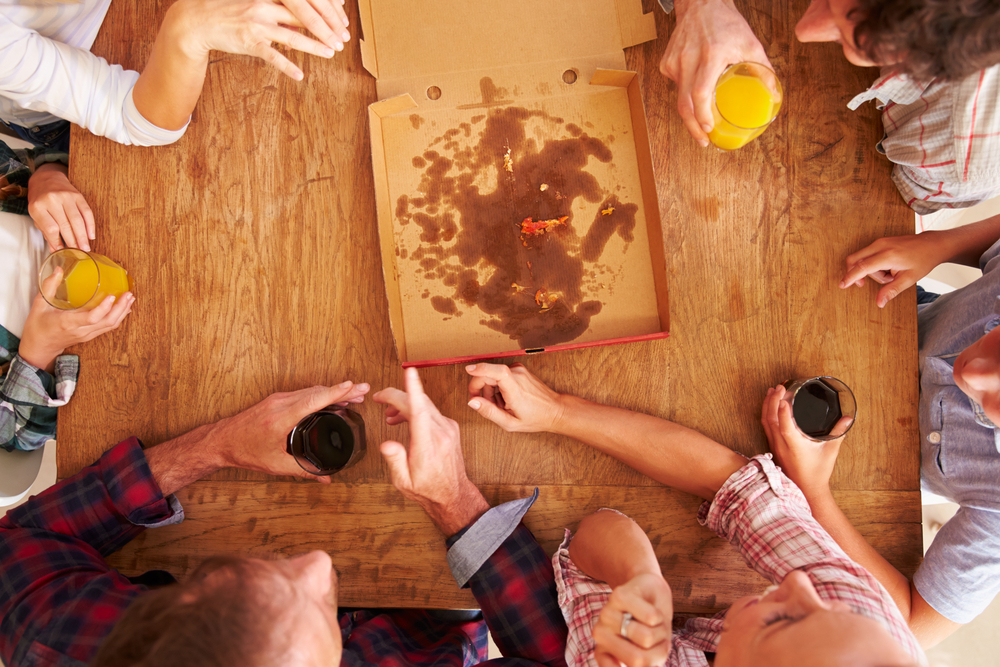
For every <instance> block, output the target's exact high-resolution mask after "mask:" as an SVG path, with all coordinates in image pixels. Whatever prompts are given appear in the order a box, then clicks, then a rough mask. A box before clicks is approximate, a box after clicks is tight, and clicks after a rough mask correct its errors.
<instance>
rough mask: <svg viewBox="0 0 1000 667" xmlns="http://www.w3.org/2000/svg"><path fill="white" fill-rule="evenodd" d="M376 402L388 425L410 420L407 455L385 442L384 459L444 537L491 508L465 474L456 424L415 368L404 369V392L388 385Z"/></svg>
mask: <svg viewBox="0 0 1000 667" xmlns="http://www.w3.org/2000/svg"><path fill="white" fill-rule="evenodd" d="M372 399H373V400H374V401H375V402H376V403H381V404H383V405H385V406H386V411H385V412H386V421H387V422H388V423H389V424H399V423H402V422H404V421H405V422H409V424H410V448H409V451H407V448H406V447H404V446H403V445H402V444H401V443H399V442H396V441H394V440H387V441H386V442H383V443H382V446H381V447H380V449H381V451H382V456H384V457H385V461H386V463H388V464H389V474H390V476H391V478H392V484H393V486H395V487H396V488H397V489H399V491H400V493H402V494H403V496H404V497H406V498H408V499H410V500H412V501H414V502H416V503H417V504H418V505H420V506H421V507H422V508H423V509H424V511H425V512H427V515H428V516H429V517H430V518H431V520H432V521H433V522H434V523H435V525H437V527H438V528H439V529H440V530H441V532H442V533H444V534H445V535H446V536H449V537H450V536H451V535H454V534H455V533H457V532H458V531H460V530H461V529H462V528H464V527H465V526H467V525H469V524H470V523H472V521H474V520H475V519H476V518H478V517H479V516H480V515H481V514H483V513H484V512H486V510H488V509H489V508H490V506H489V503H487V502H486V499H485V498H483V495H482V494H481V493H480V492H479V489H477V488H476V486H475V485H474V484H473V483H472V482H471V481H469V478H468V476H467V475H466V473H465V460H464V459H463V457H462V444H461V441H460V438H459V430H458V424H457V423H456V422H455V421H453V420H451V419H448V418H447V417H445V416H444V415H442V414H441V413H440V412H439V411H438V409H437V407H435V406H434V403H432V402H431V399H430V398H428V397H427V394H425V393H424V388H423V386H422V385H421V384H420V376H419V375H418V373H417V370H416V369H415V368H408V369H406V391H405V392H402V391H400V390H399V389H394V388H392V387H390V388H388V389H383V390H382V391H379V392H377V393H376V394H375V395H374V396H373V397H372Z"/></svg>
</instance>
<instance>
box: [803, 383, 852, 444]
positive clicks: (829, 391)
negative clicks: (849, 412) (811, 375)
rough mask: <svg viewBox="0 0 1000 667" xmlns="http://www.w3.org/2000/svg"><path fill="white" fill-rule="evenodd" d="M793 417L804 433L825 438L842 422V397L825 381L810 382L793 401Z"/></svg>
mask: <svg viewBox="0 0 1000 667" xmlns="http://www.w3.org/2000/svg"><path fill="white" fill-rule="evenodd" d="M792 416H793V417H795V423H796V424H798V426H799V429H800V430H801V431H802V432H803V433H805V434H806V435H808V436H810V437H812V438H825V437H826V436H828V435H830V432H831V431H832V430H833V427H834V426H836V424H837V422H838V421H840V417H841V412H840V396H839V395H838V393H837V390H836V389H834V388H833V387H831V386H830V385H828V384H827V383H826V382H824V381H823V380H821V379H815V380H809V381H808V382H806V383H805V384H804V385H802V386H801V387H800V388H799V391H798V392H797V393H796V394H795V398H794V399H792Z"/></svg>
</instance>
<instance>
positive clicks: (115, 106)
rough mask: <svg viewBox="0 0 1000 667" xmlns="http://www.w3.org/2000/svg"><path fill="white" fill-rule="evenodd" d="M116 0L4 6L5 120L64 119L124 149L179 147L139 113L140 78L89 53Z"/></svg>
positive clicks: (0, 59)
mask: <svg viewBox="0 0 1000 667" xmlns="http://www.w3.org/2000/svg"><path fill="white" fill-rule="evenodd" d="M110 6H111V0H81V1H80V2H79V3H70V4H63V3H39V4H20V3H19V2H18V0H0V119H2V120H3V121H5V122H7V123H10V124H14V125H20V126H22V127H28V128H31V127H36V126H38V125H45V124H48V123H52V122H55V121H56V120H59V119H60V118H62V119H65V120H68V121H71V122H73V123H76V124H78V125H81V126H82V127H85V128H86V129H88V130H90V131H91V132H93V133H94V134H97V135H100V136H105V137H108V138H109V139H112V140H114V141H117V142H119V143H123V144H135V145H139V146H153V145H161V144H168V143H172V142H174V141H177V139H179V138H180V137H181V136H182V135H183V134H184V130H185V129H186V128H183V129H181V130H177V131H171V130H164V129H162V128H159V127H156V126H155V125H153V124H152V123H150V122H149V121H147V120H146V119H145V118H143V117H142V115H141V114H140V113H139V112H138V110H136V108H135V104H134V103H133V102H132V87H133V86H134V85H135V82H136V81H137V80H138V78H139V74H138V73H137V72H133V71H130V70H125V69H123V68H122V67H120V66H118V65H109V64H108V62H107V61H106V60H104V59H103V58H98V57H97V56H95V55H93V54H92V53H90V47H91V46H93V44H94V39H96V37H97V32H98V30H99V29H100V27H101V24H102V23H103V22H104V16H105V14H107V11H108V7H110Z"/></svg>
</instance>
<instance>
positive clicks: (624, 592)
mask: <svg viewBox="0 0 1000 667" xmlns="http://www.w3.org/2000/svg"><path fill="white" fill-rule="evenodd" d="M625 612H628V613H629V614H631V615H632V620H631V621H630V622H629V623H628V625H627V627H626V628H625V634H626V635H627V638H626V637H622V635H621V629H622V619H623V617H624V614H625ZM673 616H674V602H673V597H672V595H671V593H670V586H669V585H667V582H666V581H665V580H664V579H663V577H661V576H659V575H656V574H640V575H639V576H637V577H634V578H633V579H631V580H629V581H628V582H627V583H625V584H622V585H621V586H619V587H617V588H616V589H614V590H613V591H612V592H611V598H610V599H609V600H608V604H607V605H605V607H604V609H602V610H601V615H600V617H598V619H597V623H595V624H594V644H595V647H594V660H595V661H596V662H597V664H598V666H599V667H619V665H627V667H646V666H647V665H662V664H665V663H666V662H667V659H668V658H669V657H670V649H671V646H672V644H671V635H672V632H671V623H672V620H673Z"/></svg>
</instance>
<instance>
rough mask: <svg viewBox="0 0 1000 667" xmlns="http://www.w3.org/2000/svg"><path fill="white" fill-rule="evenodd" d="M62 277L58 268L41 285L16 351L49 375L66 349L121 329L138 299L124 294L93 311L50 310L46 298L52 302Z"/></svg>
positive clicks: (107, 298)
mask: <svg viewBox="0 0 1000 667" xmlns="http://www.w3.org/2000/svg"><path fill="white" fill-rule="evenodd" d="M62 277H63V272H62V269H61V268H57V269H56V270H55V271H53V272H52V275H51V276H49V277H48V278H47V279H46V280H45V282H43V283H42V293H41V294H37V295H35V300H34V301H33V302H32V303H31V310H30V311H29V312H28V319H27V320H26V321H25V323H24V333H23V334H22V335H21V344H20V345H19V346H18V350H17V353H18V355H19V356H20V357H21V358H22V359H23V360H25V361H26V362H28V363H29V364H31V365H32V366H34V367H36V368H41V369H42V370H45V371H48V372H49V373H51V372H52V371H53V370H54V369H55V362H56V357H58V356H59V355H60V354H62V353H63V351H64V350H65V349H66V348H67V347H70V346H71V345H76V344H77V343H85V342H87V341H88V340H92V339H94V338H97V337H98V336H100V335H101V334H103V333H107V332H108V331H113V330H115V329H117V328H118V327H119V326H121V323H122V321H123V320H124V319H125V317H126V316H127V315H128V314H129V313H130V312H132V304H133V303H135V296H133V295H132V293H131V292H125V294H122V296H121V298H119V299H117V300H116V299H115V297H113V296H108V297H106V298H105V299H104V301H102V302H101V303H99V304H98V305H97V307H96V308H93V309H92V310H59V309H58V308H54V307H52V306H50V305H49V304H48V302H46V301H45V299H44V298H43V294H44V295H45V296H48V297H49V298H52V297H53V296H54V295H55V293H56V289H57V288H58V287H59V283H60V282H62Z"/></svg>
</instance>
